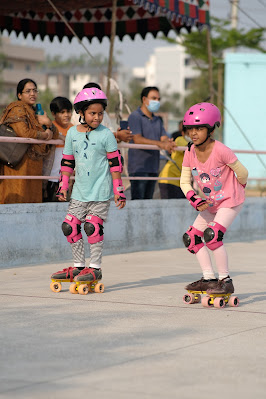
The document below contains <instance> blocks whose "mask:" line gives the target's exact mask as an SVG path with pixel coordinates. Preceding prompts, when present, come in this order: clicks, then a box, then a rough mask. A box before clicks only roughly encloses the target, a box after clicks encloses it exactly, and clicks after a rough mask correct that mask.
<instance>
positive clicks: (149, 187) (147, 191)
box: [131, 172, 158, 200]
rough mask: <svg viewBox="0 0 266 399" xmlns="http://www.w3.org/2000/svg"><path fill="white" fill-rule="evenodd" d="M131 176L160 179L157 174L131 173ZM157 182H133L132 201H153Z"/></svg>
mask: <svg viewBox="0 0 266 399" xmlns="http://www.w3.org/2000/svg"><path fill="white" fill-rule="evenodd" d="M131 176H132V177H134V176H140V177H158V174H157V173H145V172H138V173H131ZM155 184H156V180H131V199H132V200H136V199H152V197H153V193H154V188H155Z"/></svg>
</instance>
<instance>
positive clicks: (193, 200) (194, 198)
mask: <svg viewBox="0 0 266 399" xmlns="http://www.w3.org/2000/svg"><path fill="white" fill-rule="evenodd" d="M186 198H187V199H188V200H189V202H190V204H191V205H192V206H193V208H195V209H196V211H197V210H198V206H199V205H202V204H205V203H206V201H205V200H203V199H202V198H200V196H199V195H197V194H196V193H195V192H194V191H193V190H190V191H189V192H188V193H187V195H186Z"/></svg>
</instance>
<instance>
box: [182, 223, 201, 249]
mask: <svg viewBox="0 0 266 399" xmlns="http://www.w3.org/2000/svg"><path fill="white" fill-rule="evenodd" d="M202 237H203V231H200V230H198V229H196V228H195V227H193V226H189V228H188V229H187V231H186V233H185V234H184V235H183V242H184V244H185V247H187V250H188V251H189V252H191V253H192V254H196V253H197V252H198V251H199V250H200V249H201V248H202V247H204V243H203V242H202V239H201V238H202Z"/></svg>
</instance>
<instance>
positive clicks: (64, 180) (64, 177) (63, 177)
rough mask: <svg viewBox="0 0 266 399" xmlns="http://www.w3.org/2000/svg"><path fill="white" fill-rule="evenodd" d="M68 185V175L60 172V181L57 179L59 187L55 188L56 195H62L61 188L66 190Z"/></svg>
mask: <svg viewBox="0 0 266 399" xmlns="http://www.w3.org/2000/svg"><path fill="white" fill-rule="evenodd" d="M68 185H69V176H67V175H62V174H61V177H60V181H59V188H58V190H57V193H56V196H57V197H60V195H62V193H61V190H67V191H68Z"/></svg>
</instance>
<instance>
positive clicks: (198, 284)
mask: <svg viewBox="0 0 266 399" xmlns="http://www.w3.org/2000/svg"><path fill="white" fill-rule="evenodd" d="M217 284H218V279H217V278H215V279H209V280H205V279H204V277H202V278H201V279H200V280H197V281H194V283H190V284H188V285H187V286H186V287H185V289H186V290H188V291H207V290H208V289H212V288H213V289H214V288H215V287H216V286H217Z"/></svg>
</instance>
